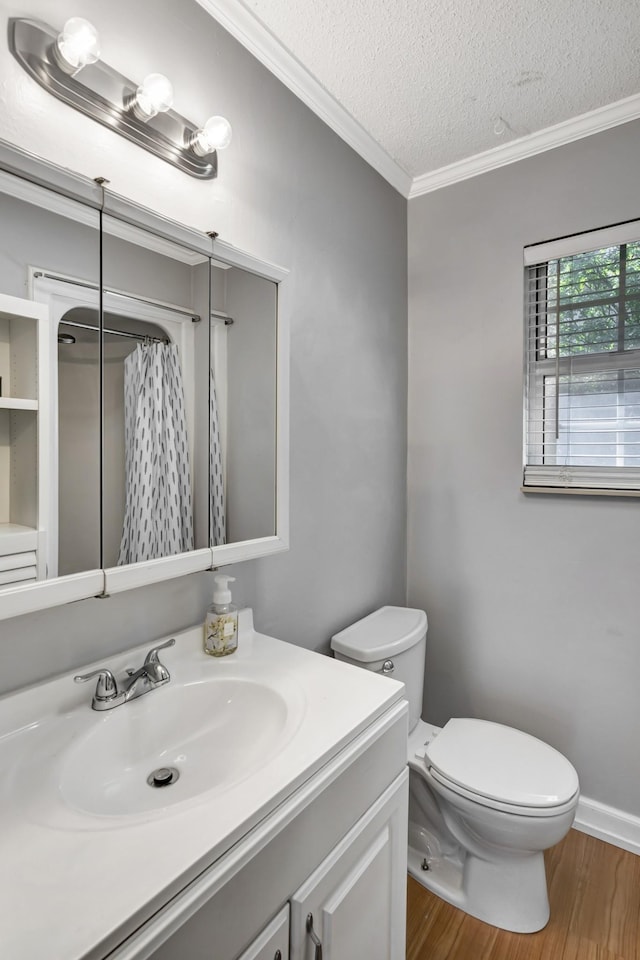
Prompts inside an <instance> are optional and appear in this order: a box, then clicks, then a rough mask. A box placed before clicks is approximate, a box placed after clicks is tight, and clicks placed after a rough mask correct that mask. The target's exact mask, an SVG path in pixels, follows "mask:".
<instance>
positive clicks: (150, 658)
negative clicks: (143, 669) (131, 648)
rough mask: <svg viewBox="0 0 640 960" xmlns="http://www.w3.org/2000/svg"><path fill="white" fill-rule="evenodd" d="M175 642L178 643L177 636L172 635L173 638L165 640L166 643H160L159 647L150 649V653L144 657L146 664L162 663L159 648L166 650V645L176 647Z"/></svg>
mask: <svg viewBox="0 0 640 960" xmlns="http://www.w3.org/2000/svg"><path fill="white" fill-rule="evenodd" d="M175 643H176V641H175V638H173V637H172V638H171V640H165V642H164V643H159V644H158V646H157V647H153V649H152V650H149V653H148V654H147V655H146V657H145V658H144V662H145V664H149V663H160V658H159V657H158V650H164V649H165V647H174V646H175Z"/></svg>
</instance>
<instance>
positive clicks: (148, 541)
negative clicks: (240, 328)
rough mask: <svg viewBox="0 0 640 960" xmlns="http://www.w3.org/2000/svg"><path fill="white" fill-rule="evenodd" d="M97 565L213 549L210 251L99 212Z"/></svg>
mask: <svg viewBox="0 0 640 960" xmlns="http://www.w3.org/2000/svg"><path fill="white" fill-rule="evenodd" d="M102 275H103V311H104V313H103V316H104V320H103V328H102V344H103V345H102V353H103V390H104V413H103V426H104V437H103V462H104V470H103V477H102V524H103V526H102V531H103V532H102V543H103V555H102V565H103V567H105V568H106V569H109V568H114V567H124V566H127V565H129V564H136V563H143V562H146V561H149V560H157V559H161V558H164V557H173V556H176V555H177V554H183V553H189V552H191V551H193V550H197V549H202V548H206V547H208V545H209V535H208V519H209V517H208V509H209V507H208V490H209V478H208V469H207V463H208V459H209V457H208V442H209V441H208V432H209V431H208V401H209V363H208V356H209V324H208V322H207V317H208V309H209V258H208V257H207V256H204V255H203V254H201V253H199V252H198V251H196V250H193V249H190V248H188V247H184V246H182V245H180V244H177V243H172V242H171V241H169V240H165V239H163V238H160V237H158V236H155V235H153V234H151V233H149V232H147V231H144V230H140V229H139V228H138V227H133V226H131V225H129V224H126V223H124V222H123V221H121V220H118V219H116V218H115V217H112V216H108V215H104V216H103V238H102Z"/></svg>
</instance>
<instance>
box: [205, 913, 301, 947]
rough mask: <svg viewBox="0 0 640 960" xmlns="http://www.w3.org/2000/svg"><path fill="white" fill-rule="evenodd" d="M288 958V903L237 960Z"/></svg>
mask: <svg viewBox="0 0 640 960" xmlns="http://www.w3.org/2000/svg"><path fill="white" fill-rule="evenodd" d="M212 956H213V954H212ZM288 958H289V904H287V905H286V906H285V907H283V908H282V910H281V911H280V913H279V914H278V915H277V916H276V917H274V918H273V920H272V921H271V923H270V924H268V926H267V927H266V928H265V929H264V930H263V931H262V933H261V934H259V936H257V937H256V939H255V940H254V941H253V943H252V944H251V945H250V946H248V947H247V949H246V950H245V951H244V952H243V954H242V956H241V957H239V958H238V960H288Z"/></svg>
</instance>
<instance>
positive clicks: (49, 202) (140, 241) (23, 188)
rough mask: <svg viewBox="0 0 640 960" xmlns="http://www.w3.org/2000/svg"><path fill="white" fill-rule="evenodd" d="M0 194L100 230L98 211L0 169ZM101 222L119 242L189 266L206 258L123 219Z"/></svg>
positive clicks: (115, 218) (105, 229) (108, 215)
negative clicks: (121, 241) (134, 245)
mask: <svg viewBox="0 0 640 960" xmlns="http://www.w3.org/2000/svg"><path fill="white" fill-rule="evenodd" d="M0 192H2V193H6V194H7V195H8V196H10V197H14V198H15V199H16V200H22V201H24V202H25V203H32V204H34V205H35V206H38V207H40V208H41V209H42V210H47V211H48V212H49V213H55V214H57V215H58V216H61V217H66V218H67V219H68V220H73V222H74V223H81V224H83V225H84V226H85V227H93V228H94V229H95V230H98V229H99V227H100V220H99V216H98V210H95V209H94V208H93V207H88V206H87V205H86V204H84V203H81V202H80V201H78V200H72V199H70V198H69V197H65V196H63V195H62V194H61V193H54V192H53V191H52V190H49V189H48V188H47V187H41V186H39V185H38V184H37V183H32V182H31V181H30V180H21V179H20V178H19V177H14V176H13V174H11V173H7V172H6V171H4V170H0ZM103 220H104V232H105V233H107V234H110V235H111V236H112V237H117V239H118V240H126V241H127V242H128V243H134V244H136V245H137V246H140V247H144V248H145V250H152V251H153V252H154V253H159V254H161V256H163V257H170V258H171V259H172V260H178V261H179V262H180V263H188V264H190V265H191V266H195V265H196V264H198V263H204V262H205V261H206V259H207V258H206V257H205V256H204V255H203V254H202V253H199V252H198V251H197V250H189V249H188V248H187V247H182V246H180V244H178V243H174V242H173V241H171V240H165V239H164V237H159V236H157V235H156V234H153V233H148V232H146V231H145V230H144V229H143V228H142V227H136V226H135V225H134V224H132V223H127V222H126V221H125V220H118V218H117V217H114V216H113V215H111V214H105V216H104V218H103Z"/></svg>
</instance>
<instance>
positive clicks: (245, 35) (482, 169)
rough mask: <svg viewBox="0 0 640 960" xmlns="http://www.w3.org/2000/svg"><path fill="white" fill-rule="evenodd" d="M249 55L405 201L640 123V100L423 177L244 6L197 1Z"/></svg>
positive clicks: (234, 0) (231, 0) (226, 0)
mask: <svg viewBox="0 0 640 960" xmlns="http://www.w3.org/2000/svg"><path fill="white" fill-rule="evenodd" d="M197 2H198V3H199V4H200V6H201V7H202V8H203V9H204V10H206V12H207V13H208V14H209V15H210V16H212V17H213V18H214V20H217V21H218V23H219V24H220V25H221V26H222V27H224V29H225V30H227V31H228V33H230V34H231V35H232V36H233V37H235V39H236V40H238V42H239V43H241V44H242V46H243V47H245V49H246V50H248V51H249V53H251V54H253V56H254V57H255V58H256V59H257V60H259V61H260V63H262V64H263V65H264V66H265V67H266V68H267V70H269V71H270V72H271V73H273V74H274V76H276V77H277V78H278V79H279V80H280V81H282V83H283V84H284V85H285V86H286V87H288V88H289V90H291V92H292V93H294V94H295V95H296V96H297V97H298V98H299V99H300V100H302V102H303V103H305V104H306V105H307V106H308V107H309V108H310V109H311V110H312V111H313V112H314V113H315V114H316V115H317V116H318V117H320V119H321V120H324V122H325V123H326V124H327V126H329V127H330V128H331V129H332V130H333V131H334V132H335V133H337V134H338V136H339V137H341V138H342V139H343V140H344V141H345V143H348V144H349V146H350V147H352V148H353V150H355V151H356V153H358V154H359V155H360V156H361V157H362V158H363V160H366V162H367V163H368V164H370V166H372V167H373V168H374V169H375V170H377V171H378V173H379V174H380V175H381V176H382V177H384V179H385V180H387V181H388V183H390V184H391V185H392V186H393V187H395V189H396V190H397V191H398V192H399V193H401V194H402V195H403V196H404V197H408V198H409V199H413V198H414V197H420V196H422V195H423V194H425V193H431V192H432V191H434V190H440V189H441V188H442V187H448V186H450V185H451V184H454V183H459V182H460V181H461V180H468V179H470V178H471V177H477V176H478V175H479V174H482V173H488V172H489V171H490V170H497V169H499V168H500V167H504V166H507V165H508V164H510V163H516V162H517V161H518V160H525V159H526V158H527V157H533V156H535V155H536V154H538V153H544V152H545V151H546V150H553V149H555V148H556V147H561V146H563V145H564V144H567V143H572V142H573V141H574V140H581V139H583V138H584V137H589V136H591V135H592V134H594V133H600V132H601V131H603V130H608V129H609V128H610V127H616V126H619V125H620V124H623V123H628V122H629V121H630V120H636V119H638V118H639V117H640V94H634V95H633V96H631V97H626V98H625V99H624V100H618V101H617V102H615V103H611V104H608V105H607V106H604V107H598V108H597V109H596V110H591V111H590V112H589V113H583V114H581V115H580V116H578V117H573V118H571V119H570V120H564V121H562V123H557V124H555V125H554V126H552V127H546V128H545V129H543V130H537V131H536V132H535V133H531V134H528V135H527V136H525V137H519V138H518V139H517V140H512V141H510V142H509V143H503V144H500V146H498V147H493V148H492V149H491V150H486V151H484V152H483V153H478V154H475V155H474V156H471V157H466V158H465V159H463V160H458V161H456V162H455V163H451V164H448V165H447V166H445V167H439V168H438V169H437V170H432V171H430V172H428V173H424V174H422V175H420V176H418V177H415V178H413V179H412V178H411V176H410V175H409V174H408V173H407V172H406V171H405V170H403V168H402V167H401V166H400V165H399V164H398V163H396V161H395V160H393V159H392V157H390V156H389V154H388V153H387V152H386V150H384V149H383V147H381V146H380V144H379V143H378V142H377V141H376V140H374V139H373V137H372V136H371V135H370V134H368V133H367V131H366V130H364V129H363V127H361V126H360V124H359V123H358V122H357V120H355V119H354V118H353V117H352V116H351V114H350V113H348V111H347V110H345V108H344V107H343V106H341V104H339V103H338V101H337V100H335V99H334V97H332V96H331V94H330V93H329V92H328V91H327V90H326V89H325V88H324V87H323V86H322V84H320V83H319V82H318V81H317V80H316V79H315V77H313V76H312V75H311V74H310V73H309V71H308V70H307V69H306V67H304V66H303V65H302V64H301V63H300V61H299V60H297V59H296V57H294V56H293V54H291V53H290V52H289V51H288V50H287V49H286V48H285V47H284V46H283V44H282V43H281V42H280V41H279V40H278V39H277V37H276V36H274V34H273V33H271V31H270V30H269V29H268V28H267V27H265V25H264V24H263V23H262V22H261V21H260V20H258V18H257V17H256V16H255V15H254V14H253V13H252V12H251V11H250V10H249V9H248V8H247V7H246V6H245V5H244V3H242V2H241V0H197Z"/></svg>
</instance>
